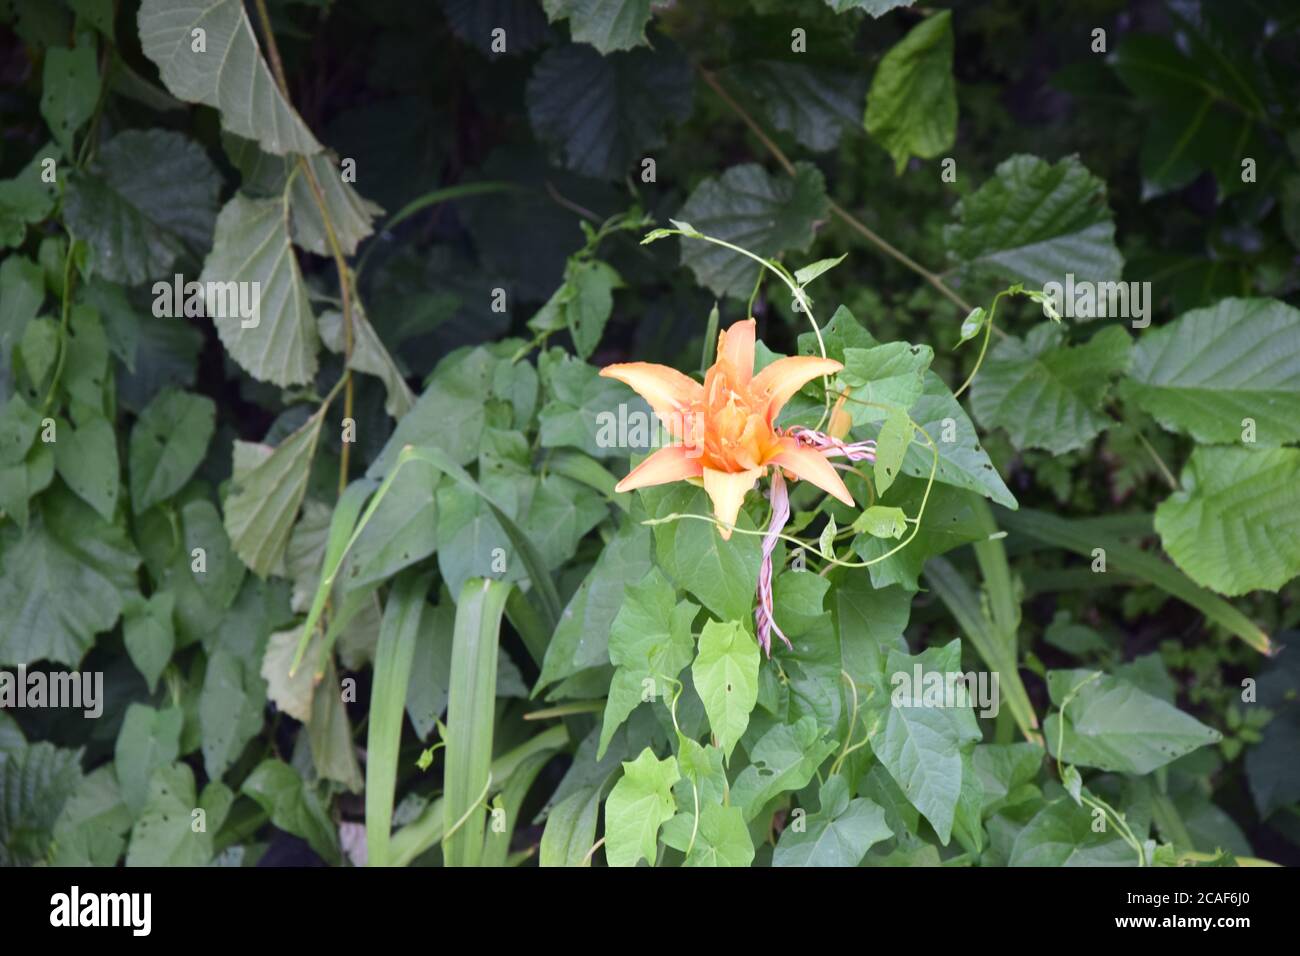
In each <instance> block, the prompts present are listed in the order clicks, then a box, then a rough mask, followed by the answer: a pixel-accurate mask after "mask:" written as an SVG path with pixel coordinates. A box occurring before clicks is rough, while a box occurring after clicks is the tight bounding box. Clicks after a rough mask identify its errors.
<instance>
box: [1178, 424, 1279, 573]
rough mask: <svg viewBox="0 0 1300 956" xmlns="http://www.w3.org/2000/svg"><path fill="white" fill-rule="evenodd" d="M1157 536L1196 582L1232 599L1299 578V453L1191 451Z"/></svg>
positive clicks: (1231, 450)
mask: <svg viewBox="0 0 1300 956" xmlns="http://www.w3.org/2000/svg"><path fill="white" fill-rule="evenodd" d="M1156 531H1158V532H1159V533H1160V540H1161V542H1162V543H1163V544H1164V546H1165V550H1166V551H1168V552H1169V556H1170V557H1171V558H1173V559H1174V563H1175V564H1177V565H1178V566H1179V567H1180V568H1182V569H1183V571H1185V572H1187V576H1188V577H1190V578H1191V579H1192V580H1193V581H1195V582H1196V583H1197V584H1200V585H1203V586H1205V587H1208V588H1211V589H1212V590H1215V591H1218V592H1219V593H1220V594H1226V595H1228V596H1229V597H1234V596H1236V595H1238V594H1245V593H1247V592H1248V591H1277V590H1279V589H1280V588H1281V587H1282V586H1283V585H1284V584H1286V583H1287V582H1288V581H1290V580H1291V579H1292V578H1294V577H1295V576H1296V575H1297V574H1300V537H1298V536H1297V532H1300V449H1295V448H1266V449H1260V450H1258V451H1252V450H1250V449H1247V448H1215V447H1205V446H1200V447H1197V448H1196V449H1195V450H1193V452H1192V457H1191V458H1190V459H1189V460H1188V462H1187V467H1186V468H1184V469H1183V475H1182V489H1181V490H1180V491H1176V492H1174V494H1173V495H1171V496H1170V497H1169V498H1168V499H1166V500H1165V501H1163V502H1161V504H1160V507H1158V508H1156Z"/></svg>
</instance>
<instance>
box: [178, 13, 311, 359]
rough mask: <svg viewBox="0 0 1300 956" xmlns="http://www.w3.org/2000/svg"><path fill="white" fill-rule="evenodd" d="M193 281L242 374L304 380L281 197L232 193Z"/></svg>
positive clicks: (298, 301) (305, 350) (307, 321)
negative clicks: (250, 306) (200, 288)
mask: <svg viewBox="0 0 1300 956" xmlns="http://www.w3.org/2000/svg"><path fill="white" fill-rule="evenodd" d="M222 2H223V3H224V2H227V0H222ZM199 281H200V282H202V283H203V284H204V296H205V300H206V303H207V311H208V314H209V315H211V316H213V320H212V321H213V323H214V324H215V325H216V327H217V334H218V335H219V336H220V337H221V344H222V345H224V346H225V347H226V351H227V352H229V353H230V357H231V358H233V359H234V360H235V361H236V362H238V363H239V364H240V366H241V367H242V368H243V369H244V370H245V371H247V372H248V373H249V374H250V375H252V376H253V377H254V378H256V379H259V380H261V381H264V382H271V383H272V384H274V385H298V384H302V383H305V382H309V381H311V379H312V377H313V376H314V375H315V374H316V358H317V356H316V352H317V344H318V342H317V331H316V320H315V318H314V317H313V315H312V311H311V305H310V303H309V302H308V300H307V287H306V284H305V283H304V282H303V278H302V273H301V272H300V271H299V269H298V260H297V258H296V257H295V256H294V252H293V249H292V247H291V245H290V241H289V207H288V205H287V204H286V203H285V202H283V201H281V200H277V199H248V198H245V197H244V196H241V195H238V194H236V195H235V196H234V198H232V199H231V200H230V202H228V203H226V205H225V208H223V209H222V210H221V215H219V216H218V217H217V226H216V232H215V234H214V236H213V239H212V251H211V252H209V253H208V257H207V259H206V260H204V263H203V274H202V275H201V276H200V277H199ZM254 283H256V285H254ZM254 293H256V294H254ZM245 295H253V298H252V299H251V300H249V301H250V302H251V303H255V307H254V308H253V309H252V310H251V311H252V312H253V313H254V314H253V315H252V316H248V315H245V314H242V313H244V312H245V309H244V308H243V307H242V306H243V303H244V301H245V299H244V297H245Z"/></svg>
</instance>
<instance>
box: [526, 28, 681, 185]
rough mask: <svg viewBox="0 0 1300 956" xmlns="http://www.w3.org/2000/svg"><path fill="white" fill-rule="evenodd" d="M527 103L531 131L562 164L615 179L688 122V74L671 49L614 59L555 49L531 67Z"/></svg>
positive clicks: (585, 50) (572, 47) (579, 49)
mask: <svg viewBox="0 0 1300 956" xmlns="http://www.w3.org/2000/svg"><path fill="white" fill-rule="evenodd" d="M575 39H577V38H576V37H575ZM527 98H528V119H529V121H530V122H531V123H532V127H533V130H534V132H535V133H536V134H537V136H538V138H539V139H541V140H542V141H543V142H545V143H548V144H549V145H551V146H552V147H553V148H555V149H556V151H557V152H558V153H559V156H560V162H561V165H563V166H564V167H565V168H566V169H571V170H573V171H574V172H575V173H578V174H579V175H583V176H590V177H592V178H594V179H612V180H618V179H622V178H623V176H625V175H626V174H627V173H628V172H629V170H630V169H631V167H632V166H633V165H634V164H638V163H639V162H640V161H641V159H642V158H644V157H645V156H647V155H649V154H650V153H651V151H653V150H656V149H658V148H659V147H661V146H663V145H664V143H665V142H666V136H665V130H666V128H667V127H669V126H670V125H672V124H675V123H680V122H682V121H683V120H685V119H686V118H687V117H688V116H689V115H690V112H691V68H690V64H689V63H687V62H686V59H685V57H683V56H682V55H681V54H680V53H678V52H677V51H676V50H674V49H673V48H672V47H671V46H668V47H666V48H665V49H662V50H658V51H652V50H633V51H632V52H631V53H616V54H613V55H611V56H601V54H599V53H597V52H596V51H595V50H593V49H592V48H591V47H589V46H585V45H582V44H579V43H574V44H569V45H567V46H553V47H551V48H550V49H549V50H547V51H546V52H545V53H543V54H542V56H541V58H540V59H539V60H538V61H537V65H536V66H535V67H534V68H533V75H532V77H531V78H530V79H529V81H528V89H527ZM576 104H581V106H580V107H578V108H575V106H576Z"/></svg>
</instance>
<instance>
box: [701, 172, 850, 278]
mask: <svg viewBox="0 0 1300 956" xmlns="http://www.w3.org/2000/svg"><path fill="white" fill-rule="evenodd" d="M795 170H796V172H795V175H794V176H792V177H787V176H782V177H780V178H776V177H773V176H771V175H770V174H769V173H768V172H767V171H766V170H764V169H763V167H761V166H759V165H757V164H755V163H746V164H744V165H742V166H732V167H731V168H730V169H728V170H727V171H726V172H724V173H723V174H722V175H721V176H718V177H713V178H710V179H706V180H704V181H703V182H702V183H700V184H699V185H698V186H696V187H695V191H694V192H692V193H691V195H690V197H689V198H688V199H687V200H686V204H685V205H684V206H682V208H681V210H680V211H679V212H678V213H677V216H676V218H677V219H679V220H689V221H690V222H691V223H693V224H694V227H695V229H697V230H698V231H699V232H702V233H704V234H705V235H709V236H714V237H715V238H718V239H723V240H726V241H727V242H730V243H732V244H733V245H737V246H740V247H741V248H743V249H747V250H749V251H750V252H752V253H754V254H755V255H757V256H762V257H765V258H766V257H771V256H776V255H779V254H780V253H782V252H795V251H798V252H803V251H806V250H807V249H808V246H809V244H810V243H811V242H812V238H813V225H814V224H815V223H816V222H817V220H819V219H823V218H825V217H826V215H827V209H828V206H827V199H826V185H825V181H824V180H823V178H822V174H821V172H820V171H819V170H818V169H817V168H816V167H815V166H813V165H812V164H810V163H802V162H801V163H796V164H795ZM681 260H682V264H683V265H687V266H689V267H690V269H691V271H692V272H693V273H695V279H696V281H697V282H698V283H699V284H700V285H702V286H705V287H706V288H707V289H709V291H711V292H712V293H713V294H714V295H717V296H723V295H730V296H732V297H734V298H745V297H748V296H749V294H750V292H751V291H753V288H754V278H755V276H756V274H757V272H756V270H757V269H758V268H759V266H758V264H757V263H755V262H754V261H753V260H752V259H749V258H747V257H746V256H742V255H741V254H740V253H738V252H733V251H731V250H730V249H725V248H723V247H721V246H716V245H714V244H712V243H704V242H701V241H698V240H695V241H690V242H687V241H683V242H682V252H681Z"/></svg>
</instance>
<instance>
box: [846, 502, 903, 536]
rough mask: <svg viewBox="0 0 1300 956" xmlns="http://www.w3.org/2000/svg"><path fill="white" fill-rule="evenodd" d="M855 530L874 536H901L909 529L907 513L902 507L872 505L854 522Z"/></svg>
mask: <svg viewBox="0 0 1300 956" xmlns="http://www.w3.org/2000/svg"><path fill="white" fill-rule="evenodd" d="M853 530H854V531H857V532H865V533H866V534H869V535H871V536H872V537H873V538H901V537H902V536H903V534H904V532H906V531H907V514H906V513H905V512H904V511H903V509H902V508H888V507H885V506H884V505H872V506H871V507H870V508H868V509H867V510H866V511H864V512H862V514H860V515H858V517H857V520H855V521H854V522H853Z"/></svg>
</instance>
